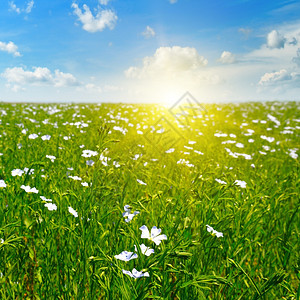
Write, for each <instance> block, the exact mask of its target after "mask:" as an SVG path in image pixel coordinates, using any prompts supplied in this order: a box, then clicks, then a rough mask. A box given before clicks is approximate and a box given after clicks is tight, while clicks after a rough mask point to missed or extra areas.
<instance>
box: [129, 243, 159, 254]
mask: <svg viewBox="0 0 300 300" xmlns="http://www.w3.org/2000/svg"><path fill="white" fill-rule="evenodd" d="M134 249H135V251H136V252H137V251H138V250H137V247H136V245H134ZM140 249H141V252H142V253H143V254H144V255H146V256H150V255H151V254H152V253H154V249H150V248H149V247H147V246H145V245H144V244H141V245H140Z"/></svg>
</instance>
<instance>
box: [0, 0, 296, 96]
mask: <svg viewBox="0 0 300 300" xmlns="http://www.w3.org/2000/svg"><path fill="white" fill-rule="evenodd" d="M299 49H300V1H294V0H282V1H280V0H273V1H271V0H270V1H256V0H253V1H251V0H228V1H224V0H210V1H202V0H177V1H175V0H138V1H133V0H122V1H121V0H84V1H81V0H80V1H79V0H78V1H64V0H51V1H42V0H27V1H21V0H14V1H6V0H2V1H1V2H0V92H1V93H0V101H12V102H14V101H30V102H35V101H41V102H44V101H47V102H49V101H50V102H58V101H63V102H98V101H100V102H101V101H103V102H110V101H111V102H152V101H153V102H168V101H171V102H172V101H175V100H176V99H178V98H179V97H180V96H181V95H182V94H183V93H184V92H185V91H190V92H191V93H192V94H193V95H194V97H196V98H197V99H199V100H201V101H204V102H205V101H210V102H212V101H213V102H216V101H217V102H219V101H226V102H228V101H251V100H254V101H258V100H299V96H298V95H300V93H299V92H300V50H299Z"/></svg>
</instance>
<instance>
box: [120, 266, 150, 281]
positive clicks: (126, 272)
mask: <svg viewBox="0 0 300 300" xmlns="http://www.w3.org/2000/svg"><path fill="white" fill-rule="evenodd" d="M122 272H123V273H124V274H126V275H129V276H130V277H132V278H134V279H136V278H140V277H149V273H148V272H145V273H143V272H139V271H137V270H136V269H135V268H134V269H133V270H132V273H131V272H130V271H126V270H122Z"/></svg>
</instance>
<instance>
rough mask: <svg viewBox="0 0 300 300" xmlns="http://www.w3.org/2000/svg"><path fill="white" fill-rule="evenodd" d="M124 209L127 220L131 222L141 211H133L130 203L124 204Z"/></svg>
mask: <svg viewBox="0 0 300 300" xmlns="http://www.w3.org/2000/svg"><path fill="white" fill-rule="evenodd" d="M124 210H125V212H123V214H122V215H123V217H124V218H125V222H130V221H131V220H132V219H133V217H134V216H136V215H137V214H139V213H140V212H139V211H135V212H134V213H131V209H130V205H128V204H127V205H125V206H124Z"/></svg>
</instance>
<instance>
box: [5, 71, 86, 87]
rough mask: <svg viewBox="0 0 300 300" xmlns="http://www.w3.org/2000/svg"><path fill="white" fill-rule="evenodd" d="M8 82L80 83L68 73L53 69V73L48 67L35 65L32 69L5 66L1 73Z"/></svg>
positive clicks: (17, 84) (56, 85)
mask: <svg viewBox="0 0 300 300" xmlns="http://www.w3.org/2000/svg"><path fill="white" fill-rule="evenodd" d="M1 75H2V77H4V78H5V79H6V80H7V82H8V83H11V84H14V85H15V86H22V85H26V84H30V85H52V86H55V87H65V86H78V85H80V83H79V82H78V81H77V79H76V78H75V77H74V76H73V75H72V74H70V73H63V72H60V71H59V70H55V71H54V74H53V73H51V71H50V70H49V69H48V68H42V67H35V68H33V71H26V70H24V69H23V68H22V67H14V68H7V69H6V70H5V71H4V72H3V73H2V74H1Z"/></svg>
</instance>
